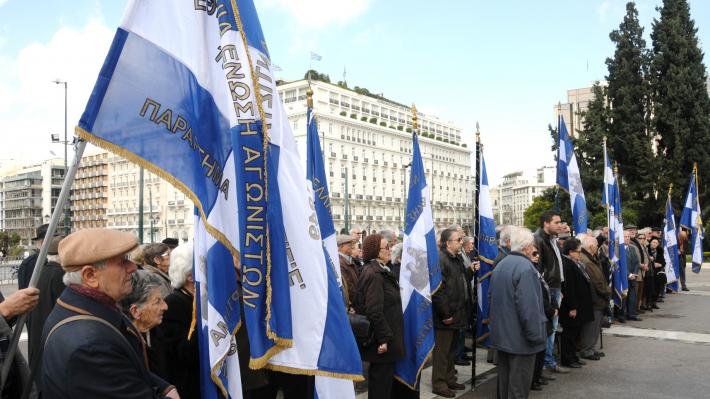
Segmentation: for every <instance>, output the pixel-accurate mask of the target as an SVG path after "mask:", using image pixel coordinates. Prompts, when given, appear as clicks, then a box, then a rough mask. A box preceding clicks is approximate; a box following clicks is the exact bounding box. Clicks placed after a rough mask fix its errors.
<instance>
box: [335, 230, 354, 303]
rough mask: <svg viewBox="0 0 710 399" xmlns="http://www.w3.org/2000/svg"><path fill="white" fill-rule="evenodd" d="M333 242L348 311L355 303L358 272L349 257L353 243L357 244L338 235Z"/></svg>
mask: <svg viewBox="0 0 710 399" xmlns="http://www.w3.org/2000/svg"><path fill="white" fill-rule="evenodd" d="M335 240H336V242H337V243H338V255H339V256H338V257H339V258H340V275H341V276H342V280H343V292H344V293H345V302H346V303H345V304H346V306H347V308H348V310H350V309H352V304H353V303H354V302H355V293H356V292H357V281H358V272H357V267H356V266H355V264H354V263H353V258H352V256H351V253H352V251H353V243H355V242H357V240H356V239H355V238H354V237H353V236H350V235H347V234H338V236H337V237H336V238H335Z"/></svg>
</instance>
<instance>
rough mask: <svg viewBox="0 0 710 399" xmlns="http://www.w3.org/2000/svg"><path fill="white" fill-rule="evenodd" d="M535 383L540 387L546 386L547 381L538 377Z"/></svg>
mask: <svg viewBox="0 0 710 399" xmlns="http://www.w3.org/2000/svg"><path fill="white" fill-rule="evenodd" d="M535 383H536V384H540V385H547V384H549V382H547V380H546V379H544V378H542V377H540V379H539V380H537V381H536V382H535Z"/></svg>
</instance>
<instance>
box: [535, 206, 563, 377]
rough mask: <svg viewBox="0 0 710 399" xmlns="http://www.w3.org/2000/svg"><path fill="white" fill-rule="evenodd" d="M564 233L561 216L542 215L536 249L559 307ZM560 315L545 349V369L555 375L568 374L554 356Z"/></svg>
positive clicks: (540, 264) (550, 212)
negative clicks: (561, 236) (560, 242)
mask: <svg viewBox="0 0 710 399" xmlns="http://www.w3.org/2000/svg"><path fill="white" fill-rule="evenodd" d="M560 232H562V223H561V219H560V215H559V213H557V212H554V211H545V212H543V213H542V215H540V228H539V229H538V230H537V231H536V232H535V247H536V248H537V250H538V252H539V253H540V261H539V262H538V267H539V269H538V270H539V271H540V273H542V276H543V278H544V279H545V282H546V283H547V286H548V287H549V288H550V297H552V302H553V303H556V304H557V306H558V307H559V305H560V301H561V299H562V283H563V282H564V281H565V278H564V277H565V276H564V273H563V269H562V255H561V254H560V248H559V246H558V243H557V234H559V233H560ZM558 321H559V315H558V316H555V317H553V319H552V334H550V335H549V336H548V337H547V347H546V348H545V368H546V369H548V370H549V371H551V372H555V373H566V372H568V370H566V369H564V368H560V367H559V366H558V364H557V360H556V359H555V356H554V354H553V353H554V350H555V336H556V334H555V333H556V331H557V323H558Z"/></svg>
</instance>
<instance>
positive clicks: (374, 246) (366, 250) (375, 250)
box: [362, 234, 382, 262]
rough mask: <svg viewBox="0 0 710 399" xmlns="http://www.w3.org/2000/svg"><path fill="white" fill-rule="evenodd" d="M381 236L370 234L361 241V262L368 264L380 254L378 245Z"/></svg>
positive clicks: (380, 241)
mask: <svg viewBox="0 0 710 399" xmlns="http://www.w3.org/2000/svg"><path fill="white" fill-rule="evenodd" d="M381 243H382V236H381V235H379V234H370V235H369V236H367V237H365V239H364V240H363V241H362V260H364V261H365V262H369V261H371V260H373V259H375V258H377V255H379V253H380V244H381Z"/></svg>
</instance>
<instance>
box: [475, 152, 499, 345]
mask: <svg viewBox="0 0 710 399" xmlns="http://www.w3.org/2000/svg"><path fill="white" fill-rule="evenodd" d="M480 168H481V169H480V171H481V173H480V176H481V177H480V179H481V181H480V185H479V187H480V188H479V191H478V209H479V217H478V234H477V236H478V256H479V258H480V259H481V267H480V269H479V270H478V285H477V287H476V289H477V292H478V313H477V317H476V340H477V341H478V342H482V343H483V344H484V345H485V346H486V347H487V346H489V340H488V335H489V332H490V330H489V329H488V311H489V310H490V304H489V303H488V286H489V285H490V283H491V279H490V277H491V274H492V273H493V262H494V260H495V258H496V257H497V256H498V245H496V222H495V218H494V217H493V207H492V206H491V195H490V187H489V186H488V173H487V172H486V162H485V161H484V159H483V153H481V165H480Z"/></svg>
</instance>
